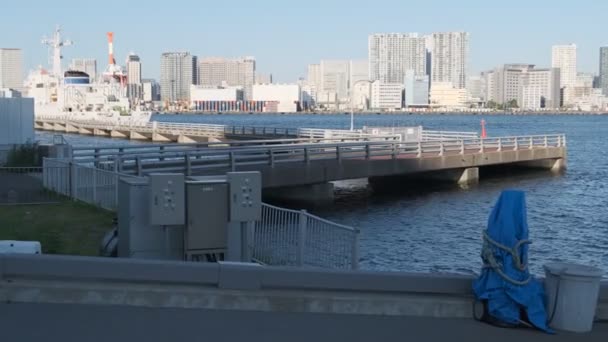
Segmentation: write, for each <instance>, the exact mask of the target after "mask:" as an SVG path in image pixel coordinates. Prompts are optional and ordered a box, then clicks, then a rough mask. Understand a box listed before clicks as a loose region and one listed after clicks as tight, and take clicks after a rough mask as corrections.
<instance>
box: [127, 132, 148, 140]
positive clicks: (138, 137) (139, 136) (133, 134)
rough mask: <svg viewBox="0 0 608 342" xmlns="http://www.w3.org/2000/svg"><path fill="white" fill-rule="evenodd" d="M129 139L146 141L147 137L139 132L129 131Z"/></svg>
mask: <svg viewBox="0 0 608 342" xmlns="http://www.w3.org/2000/svg"><path fill="white" fill-rule="evenodd" d="M129 139H131V140H148V137H147V136H145V135H143V134H141V133H139V132H136V131H131V132H130V133H129Z"/></svg>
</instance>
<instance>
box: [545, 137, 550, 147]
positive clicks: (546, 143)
mask: <svg viewBox="0 0 608 342" xmlns="http://www.w3.org/2000/svg"><path fill="white" fill-rule="evenodd" d="M547 147H549V142H548V141H547V136H546V135H545V148H547Z"/></svg>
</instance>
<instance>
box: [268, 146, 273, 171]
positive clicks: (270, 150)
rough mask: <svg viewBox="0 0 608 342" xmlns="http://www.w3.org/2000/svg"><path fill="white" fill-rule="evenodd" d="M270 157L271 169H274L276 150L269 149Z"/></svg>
mask: <svg viewBox="0 0 608 342" xmlns="http://www.w3.org/2000/svg"><path fill="white" fill-rule="evenodd" d="M268 157H269V158H270V160H269V163H270V167H274V150H273V149H271V148H269V149H268Z"/></svg>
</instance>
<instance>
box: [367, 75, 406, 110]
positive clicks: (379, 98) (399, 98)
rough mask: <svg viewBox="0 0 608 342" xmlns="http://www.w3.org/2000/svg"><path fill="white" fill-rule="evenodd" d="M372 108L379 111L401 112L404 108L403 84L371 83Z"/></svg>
mask: <svg viewBox="0 0 608 342" xmlns="http://www.w3.org/2000/svg"><path fill="white" fill-rule="evenodd" d="M370 93H371V100H370V108H371V109H379V110H400V109H402V108H403V83H385V82H382V81H374V82H372V83H371V91H370Z"/></svg>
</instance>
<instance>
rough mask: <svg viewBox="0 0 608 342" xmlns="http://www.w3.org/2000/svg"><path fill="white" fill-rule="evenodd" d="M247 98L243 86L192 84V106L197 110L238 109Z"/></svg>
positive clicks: (222, 110) (221, 110) (220, 110)
mask: <svg viewBox="0 0 608 342" xmlns="http://www.w3.org/2000/svg"><path fill="white" fill-rule="evenodd" d="M244 100H245V98H244V92H243V88H242V87H226V88H221V87H220V88H218V87H208V86H200V85H191V86H190V106H191V108H193V109H197V110H205V111H210V110H216V111H219V112H224V111H238V110H239V107H240V106H239V104H240V103H242V102H243V101H244Z"/></svg>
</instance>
